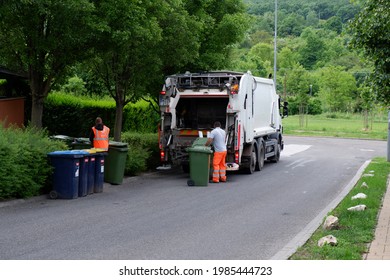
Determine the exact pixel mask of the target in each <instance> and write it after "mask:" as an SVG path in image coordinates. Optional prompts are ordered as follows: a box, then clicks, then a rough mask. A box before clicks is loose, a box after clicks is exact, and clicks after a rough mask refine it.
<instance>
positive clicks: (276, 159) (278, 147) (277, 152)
mask: <svg viewBox="0 0 390 280" xmlns="http://www.w3.org/2000/svg"><path fill="white" fill-rule="evenodd" d="M275 149H276V151H275V155H274V156H272V157H271V158H270V160H271V162H274V163H276V162H278V161H279V159H280V143H278V145H276V146H275Z"/></svg>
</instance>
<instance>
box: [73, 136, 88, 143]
mask: <svg viewBox="0 0 390 280" xmlns="http://www.w3.org/2000/svg"><path fill="white" fill-rule="evenodd" d="M74 141H75V142H76V143H85V144H91V141H89V138H83V137H79V138H74Z"/></svg>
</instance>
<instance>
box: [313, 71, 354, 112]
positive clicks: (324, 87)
mask: <svg viewBox="0 0 390 280" xmlns="http://www.w3.org/2000/svg"><path fill="white" fill-rule="evenodd" d="M315 76H316V80H318V84H319V88H320V89H319V93H318V95H319V98H320V100H321V101H322V105H323V106H324V110H325V111H330V112H340V111H351V110H352V109H353V100H354V99H355V100H356V92H357V87H356V80H355V78H354V77H353V75H352V74H349V73H347V72H345V71H344V69H343V68H341V67H334V66H330V67H324V68H322V69H320V70H318V72H317V73H316V75H315Z"/></svg>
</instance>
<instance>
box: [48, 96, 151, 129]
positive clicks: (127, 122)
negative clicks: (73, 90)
mask: <svg viewBox="0 0 390 280" xmlns="http://www.w3.org/2000/svg"><path fill="white" fill-rule="evenodd" d="M115 111H116V108H115V101H114V100H113V99H105V100H94V99H91V98H87V97H86V98H80V97H76V96H73V95H70V94H64V93H51V94H50V95H49V96H48V98H47V99H46V101H45V104H44V110H43V126H44V127H45V128H46V129H47V130H48V132H49V134H50V135H58V134H60V135H67V136H71V137H88V136H89V133H90V130H91V127H92V126H93V125H94V122H95V119H96V117H97V116H100V117H102V119H103V121H104V123H105V124H106V125H107V126H108V127H110V128H111V131H112V133H111V134H112V135H113V133H114V123H115ZM158 121H159V114H158V113H157V112H156V111H155V110H154V109H153V107H152V106H151V105H150V104H149V103H148V102H146V101H143V100H142V101H139V102H137V103H135V104H128V105H127V106H125V108H124V110H123V124H122V131H135V132H142V133H151V132H156V131H157V124H158Z"/></svg>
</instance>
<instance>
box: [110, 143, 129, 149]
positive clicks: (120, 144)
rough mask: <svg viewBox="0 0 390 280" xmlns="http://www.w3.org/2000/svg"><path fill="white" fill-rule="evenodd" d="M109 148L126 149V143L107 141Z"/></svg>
mask: <svg viewBox="0 0 390 280" xmlns="http://www.w3.org/2000/svg"><path fill="white" fill-rule="evenodd" d="M109 146H112V147H118V148H125V147H127V143H126V142H116V141H109Z"/></svg>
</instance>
